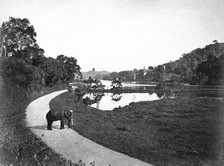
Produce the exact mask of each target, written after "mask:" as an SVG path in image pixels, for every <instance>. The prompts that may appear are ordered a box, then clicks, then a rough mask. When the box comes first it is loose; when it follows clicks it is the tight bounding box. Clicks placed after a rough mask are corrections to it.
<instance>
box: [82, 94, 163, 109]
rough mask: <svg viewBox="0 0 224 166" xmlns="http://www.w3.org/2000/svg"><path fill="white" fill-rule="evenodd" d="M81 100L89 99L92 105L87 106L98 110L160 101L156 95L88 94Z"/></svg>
mask: <svg viewBox="0 0 224 166" xmlns="http://www.w3.org/2000/svg"><path fill="white" fill-rule="evenodd" d="M83 98H89V99H90V100H92V103H90V104H89V106H91V107H94V108H97V109H100V110H113V109H114V108H119V107H123V106H125V105H128V104H130V103H131V102H139V101H153V100H159V99H160V98H159V97H158V96H157V94H156V93H153V94H149V93H122V94H113V93H104V94H103V93H90V94H86V95H85V96H84V97H83ZM96 98H97V100H96Z"/></svg>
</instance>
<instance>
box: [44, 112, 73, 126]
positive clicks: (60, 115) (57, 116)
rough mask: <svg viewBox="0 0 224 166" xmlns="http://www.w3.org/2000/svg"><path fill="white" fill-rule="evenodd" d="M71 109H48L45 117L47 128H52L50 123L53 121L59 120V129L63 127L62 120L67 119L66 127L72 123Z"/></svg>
mask: <svg viewBox="0 0 224 166" xmlns="http://www.w3.org/2000/svg"><path fill="white" fill-rule="evenodd" d="M72 117H73V110H62V109H50V111H48V113H47V114H46V119H47V130H52V123H53V122H54V121H58V120H60V121H61V125H60V129H64V120H65V119H67V120H68V128H70V127H71V125H72V124H73V120H72Z"/></svg>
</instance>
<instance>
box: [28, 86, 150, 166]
mask: <svg viewBox="0 0 224 166" xmlns="http://www.w3.org/2000/svg"><path fill="white" fill-rule="evenodd" d="M63 92H66V90H62V91H57V92H54V93H51V94H48V95H45V96H42V97H40V98H38V99H36V100H34V101H33V102H31V103H30V104H29V105H28V107H27V108H26V115H27V116H26V118H27V119H26V120H27V126H28V127H30V128H31V130H32V132H33V133H34V134H36V135H37V136H38V137H40V138H41V139H42V140H43V141H44V142H45V143H46V144H47V145H48V146H49V147H51V148H52V149H53V150H54V151H55V152H56V153H58V154H61V155H62V156H63V157H64V158H66V159H67V160H71V161H72V162H74V163H77V162H78V161H79V160H82V162H84V163H86V164H87V165H88V164H89V163H91V162H93V161H95V164H96V166H108V165H109V164H111V165H112V166H130V165H132V166H152V165H150V164H148V163H145V162H142V161H140V160H137V159H134V158H131V157H129V156H127V155H124V154H121V153H118V152H115V151H112V150H110V149H107V148H105V147H104V146H101V145H99V144H96V143H94V142H92V141H91V140H89V139H87V138H85V137H83V136H81V135H79V134H78V133H77V132H76V131H74V130H72V129H64V130H60V129H59V125H60V123H59V121H58V122H54V123H53V130H51V131H50V130H46V124H47V122H46V118H45V115H46V113H47V112H48V111H49V102H50V101H51V99H53V98H54V97H56V96H57V95H59V94H61V93H63Z"/></svg>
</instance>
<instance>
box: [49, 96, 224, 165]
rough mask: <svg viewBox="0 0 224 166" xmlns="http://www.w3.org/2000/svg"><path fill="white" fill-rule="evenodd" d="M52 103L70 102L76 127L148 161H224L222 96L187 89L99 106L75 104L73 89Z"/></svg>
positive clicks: (106, 144)
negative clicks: (196, 94)
mask: <svg viewBox="0 0 224 166" xmlns="http://www.w3.org/2000/svg"><path fill="white" fill-rule="evenodd" d="M217 93H218V92H217ZM219 96H220V95H219ZM51 107H64V108H65V107H66V108H73V109H74V110H75V115H74V127H73V128H74V130H76V131H78V132H79V133H80V134H81V135H83V136H85V137H87V138H89V139H91V140H93V141H94V142H97V143H99V144H101V145H104V146H106V147H108V148H110V149H113V150H116V151H118V152H121V153H124V154H127V155H129V156H132V157H135V158H138V159H140V160H143V161H145V162H148V163H152V164H155V165H158V166H163V165H170V166H171V165H172V166H181V165H191V166H196V165H202V166H204V165H214V166H220V165H223V164H224V153H223V152H224V141H223V140H224V131H223V127H224V123H223V122H222V121H223V118H224V113H223V111H222V109H223V108H224V101H223V100H218V99H214V98H196V97H194V96H191V95H190V94H188V93H186V94H182V95H181V97H179V98H176V99H162V100H159V101H150V102H139V103H131V104H130V105H128V106H125V107H123V108H119V109H114V110H113V111H107V112H103V111H99V110H97V109H94V108H90V107H86V106H84V105H82V104H79V105H78V104H76V98H75V97H74V95H72V94H69V93H65V94H62V95H60V96H58V97H56V98H55V99H54V100H52V101H51Z"/></svg>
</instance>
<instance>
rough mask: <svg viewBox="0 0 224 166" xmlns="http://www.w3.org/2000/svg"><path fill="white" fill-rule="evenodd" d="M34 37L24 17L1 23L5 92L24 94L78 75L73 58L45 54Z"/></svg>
mask: <svg viewBox="0 0 224 166" xmlns="http://www.w3.org/2000/svg"><path fill="white" fill-rule="evenodd" d="M35 37H36V32H35V29H34V27H33V26H32V25H31V24H30V22H29V20H28V19H26V18H24V19H20V18H13V17H10V18H9V21H6V22H3V23H2V26H1V29H0V66H1V67H0V75H1V84H3V85H4V88H5V90H6V91H7V93H8V94H11V95H13V96H15V95H17V94H18V93H25V94H24V95H26V94H27V93H28V94H29V93H32V92H34V91H37V92H38V91H41V89H42V88H43V87H52V86H54V85H62V84H67V83H68V82H70V81H72V80H73V79H74V75H75V74H76V75H77V76H79V77H81V72H80V69H81V68H80V66H79V65H78V64H77V60H76V59H75V58H74V57H67V56H65V55H58V56H57V58H56V59H55V58H52V57H46V56H45V55H44V49H42V48H40V47H39V45H38V44H37V41H36V39H35ZM70 56H71V55H70ZM20 95H21V94H20Z"/></svg>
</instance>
